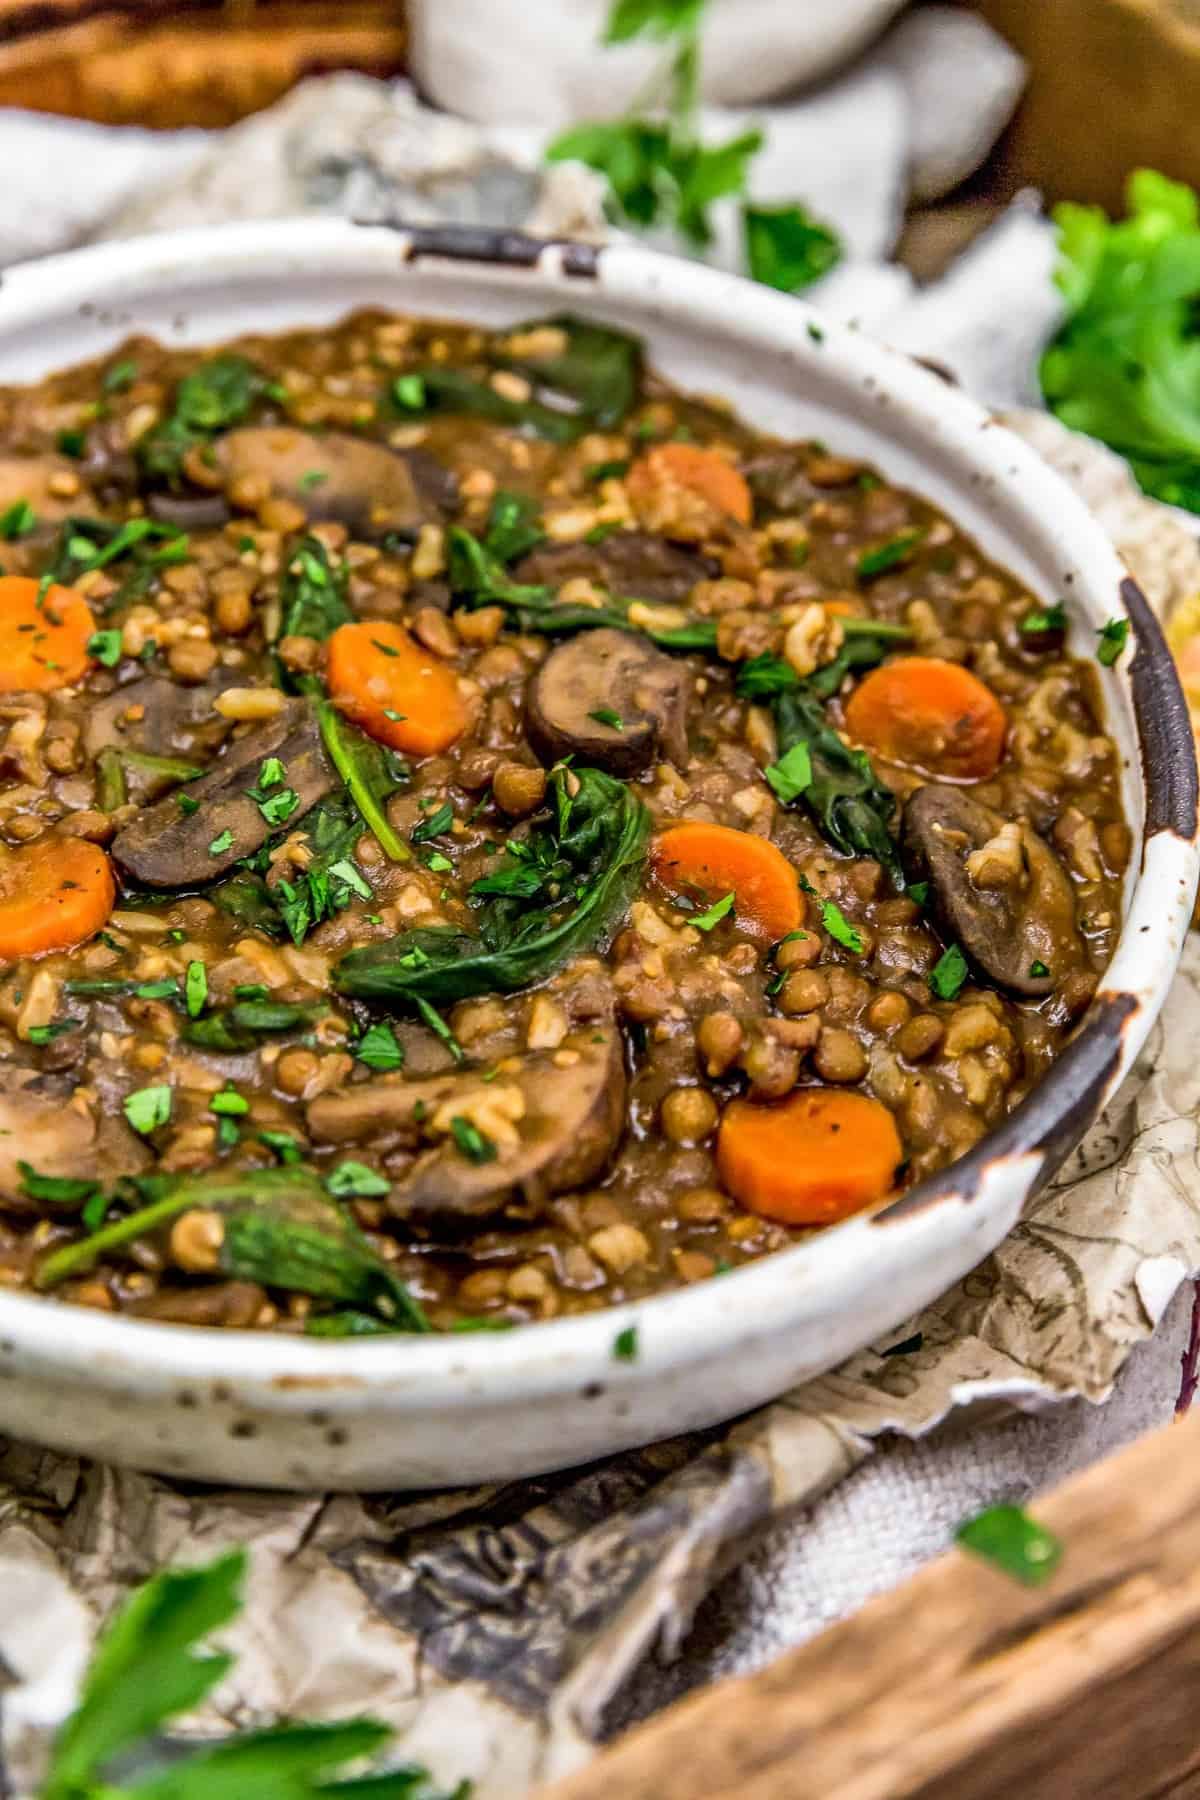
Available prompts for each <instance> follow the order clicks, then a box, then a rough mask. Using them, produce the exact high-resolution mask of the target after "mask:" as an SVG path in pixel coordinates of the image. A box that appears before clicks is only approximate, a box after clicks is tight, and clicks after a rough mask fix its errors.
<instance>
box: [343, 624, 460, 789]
mask: <svg viewBox="0 0 1200 1800" xmlns="http://www.w3.org/2000/svg"><path fill="white" fill-rule="evenodd" d="M328 650H329V660H328V662H327V664H326V671H325V679H326V683H327V685H328V688H329V697H330V699H331V700H332V701H333V704H334V705H335V706H336V707H337V708H338V711H339V712H343V713H345V715H346V717H347V718H348V719H353V721H354V723H355V724H356V725H361V727H362V729H363V730H364V731H365V732H366V733H367V734H368V736H370V737H373V738H376V739H377V740H378V742H379V743H381V744H390V745H391V746H392V748H393V749H395V750H407V751H408V752H409V753H410V754H411V755H413V756H432V755H434V754H435V752H436V751H438V750H445V749H446V747H447V746H448V745H449V744H452V743H453V742H454V741H455V739H456V738H459V737H461V736H462V734H463V732H464V731H465V730H466V728H467V720H468V714H467V707H466V703H465V701H464V700H463V697H462V695H461V694H460V692H459V689H458V682H457V680H456V678H455V675H454V672H453V670H452V669H449V668H447V666H446V664H445V663H444V662H440V661H439V660H438V658H437V657H436V656H431V655H430V654H429V652H428V651H427V650H423V649H422V648H421V646H420V645H419V644H418V643H416V642H415V640H414V639H413V638H411V637H410V636H409V635H408V632H407V631H405V629H404V627H403V625H395V624H393V623H392V622H391V621H390V620H387V619H366V620H363V621H361V622H360V623H359V624H356V625H339V626H338V628H337V630H336V631H335V632H334V633H333V635H332V637H331V638H330V640H329V645H328Z"/></svg>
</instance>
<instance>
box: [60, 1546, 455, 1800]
mask: <svg viewBox="0 0 1200 1800" xmlns="http://www.w3.org/2000/svg"><path fill="white" fill-rule="evenodd" d="M246 1561H247V1559H246V1552H245V1550H244V1549H235V1550H228V1551H226V1552H225V1553H224V1554H223V1555H221V1556H219V1557H217V1558H216V1560H215V1561H213V1562H210V1563H206V1564H203V1565H201V1566H200V1567H198V1568H189V1569H164V1570H162V1571H161V1572H160V1573H159V1574H157V1575H155V1576H152V1577H151V1579H150V1580H149V1581H147V1582H145V1583H143V1585H142V1586H141V1587H139V1588H137V1589H135V1590H134V1592H133V1593H132V1594H131V1595H130V1597H129V1599H128V1600H126V1602H125V1604H124V1605H123V1606H122V1607H121V1608H120V1609H119V1610H118V1611H117V1613H116V1614H115V1615H114V1617H113V1618H112V1619H111V1620H110V1621H109V1623H108V1625H107V1626H106V1628H105V1630H104V1631H103V1632H102V1633H101V1636H100V1639H99V1642H98V1643H97V1645H96V1649H95V1652H94V1654H93V1656H92V1660H91V1663H90V1665H89V1667H88V1671H87V1674H86V1675H85V1677H84V1681H83V1689H82V1692H81V1694H80V1697H79V1704H78V1705H77V1706H76V1708H75V1711H74V1712H73V1713H72V1714H71V1715H70V1717H69V1718H68V1719H67V1720H66V1722H65V1724H64V1725H63V1726H62V1728H61V1729H60V1731H59V1732H58V1735H57V1737H56V1739H55V1741H54V1747H53V1751H52V1754H51V1760H50V1768H49V1771H48V1773H47V1775H46V1780H45V1784H44V1786H43V1788H42V1790H41V1797H40V1800H92V1797H93V1796H97V1797H98V1796H99V1795H101V1794H103V1796H104V1800H228V1797H229V1796H232V1795H236V1796H237V1800H315V1797H316V1796H321V1795H325V1796H331V1795H334V1794H337V1795H344V1796H346V1797H347V1800H352V1797H354V1796H361V1800H468V1796H469V1793H470V1784H469V1783H467V1782H463V1783H460V1785H459V1786H458V1787H457V1788H456V1789H455V1791H454V1793H453V1794H452V1795H445V1794H443V1795H441V1796H439V1795H437V1794H436V1793H435V1792H434V1790H433V1788H432V1787H431V1786H430V1784H429V1777H428V1775H427V1773H426V1771H425V1770H424V1769H418V1768H415V1767H412V1766H411V1765H409V1766H407V1767H403V1768H398V1769H393V1770H390V1771H388V1772H383V1773H380V1772H377V1773H374V1774H368V1775H364V1776H362V1777H361V1778H357V1779H354V1778H352V1779H348V1780H347V1779H339V1778H338V1777H339V1772H340V1771H341V1770H343V1769H344V1768H345V1767H346V1766H347V1765H348V1764H350V1763H353V1762H356V1761H357V1760H358V1759H359V1758H361V1757H364V1756H371V1755H374V1754H376V1753H377V1752H379V1751H380V1750H382V1749H383V1747H384V1746H385V1745H386V1744H387V1743H388V1741H389V1740H390V1738H391V1736H392V1732H391V1730H390V1728H389V1727H388V1726H386V1725H383V1724H381V1723H380V1722H379V1721H378V1720H375V1719H367V1718H360V1719H343V1720H339V1721H338V1722H336V1723H335V1724H328V1725H306V1724H300V1723H297V1724H288V1725H277V1726H274V1727H272V1728H270V1729H267V1730H265V1731H243V1732H238V1733H236V1734H235V1735H234V1736H232V1737H228V1738H225V1739H223V1740H222V1741H221V1742H220V1743H217V1744H212V1745H208V1746H206V1747H204V1748H202V1749H198V1750H192V1751H190V1752H188V1753H186V1754H184V1755H182V1756H179V1755H177V1754H175V1751H174V1748H173V1747H172V1748H171V1749H170V1752H169V1754H167V1755H164V1753H163V1749H162V1739H161V1737H160V1736H159V1734H160V1732H161V1731H162V1728H163V1727H164V1726H166V1725H168V1724H169V1723H170V1722H171V1721H172V1720H173V1719H176V1718H178V1717H180V1716H181V1715H182V1714H184V1713H188V1712H191V1711H192V1710H193V1708H195V1707H196V1706H198V1705H199V1704H200V1702H201V1701H202V1700H204V1699H205V1698H206V1696H207V1695H208V1694H210V1693H211V1692H212V1690H213V1689H214V1688H215V1687H216V1685H217V1683H218V1682H220V1681H221V1680H223V1678H224V1677H225V1676H226V1675H227V1674H228V1673H229V1672H230V1670H231V1669H232V1668H233V1665H234V1658H233V1656H232V1655H231V1654H230V1653H229V1652H228V1651H221V1650H211V1649H207V1648H205V1646H206V1644H207V1642H208V1639H209V1638H210V1637H211V1635H212V1634H213V1633H214V1632H217V1631H220V1630H221V1628H222V1627H223V1626H225V1625H228V1624H229V1623H230V1621H231V1620H233V1619H235V1618H236V1617H237V1615H238V1614H239V1613H240V1612H241V1610H242V1604H243V1592H242V1590H243V1586H244V1583H245V1577H246ZM118 1758H120V1759H121V1760H122V1762H123V1763H124V1764H126V1765H127V1766H128V1765H130V1764H131V1765H132V1766H133V1767H134V1768H135V1769H136V1770H137V1771H138V1773H137V1775H136V1776H135V1777H132V1778H131V1779H130V1783H129V1784H126V1783H125V1782H122V1784H121V1785H120V1786H114V1785H112V1784H111V1783H110V1782H109V1781H108V1780H107V1779H106V1776H107V1774H108V1771H109V1769H110V1767H111V1765H112V1764H113V1763H114V1762H115V1761H116V1760H117V1759H118Z"/></svg>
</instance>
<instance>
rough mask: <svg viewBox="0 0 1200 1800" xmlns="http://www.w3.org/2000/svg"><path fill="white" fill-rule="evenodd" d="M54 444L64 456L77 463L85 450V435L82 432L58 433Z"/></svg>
mask: <svg viewBox="0 0 1200 1800" xmlns="http://www.w3.org/2000/svg"><path fill="white" fill-rule="evenodd" d="M54 442H55V446H56V448H57V449H59V450H60V451H61V452H62V454H63V455H64V456H73V457H74V458H75V459H76V461H78V459H79V458H80V457H81V456H82V455H83V453H84V451H85V450H86V449H87V434H86V433H85V432H82V431H60V432H59V434H58V436H57V437H56V438H55V440H54Z"/></svg>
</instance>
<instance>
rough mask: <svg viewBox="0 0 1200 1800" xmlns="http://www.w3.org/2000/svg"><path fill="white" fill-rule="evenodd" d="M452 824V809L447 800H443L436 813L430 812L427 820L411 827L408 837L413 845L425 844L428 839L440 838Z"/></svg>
mask: <svg viewBox="0 0 1200 1800" xmlns="http://www.w3.org/2000/svg"><path fill="white" fill-rule="evenodd" d="M453 823H454V808H453V807H452V806H451V804H450V802H449V801H448V800H443V802H442V804H441V805H440V806H439V807H438V808H437V810H436V812H431V813H430V814H429V816H428V818H425V819H422V820H421V823H420V824H419V825H414V826H413V828H412V830H411V832H410V833H409V837H410V839H411V840H412V842H413V843H414V844H426V843H428V842H429V839H430V838H435V837H441V835H442V833H443V832H444V831H449V830H450V827H451V826H452V825H453Z"/></svg>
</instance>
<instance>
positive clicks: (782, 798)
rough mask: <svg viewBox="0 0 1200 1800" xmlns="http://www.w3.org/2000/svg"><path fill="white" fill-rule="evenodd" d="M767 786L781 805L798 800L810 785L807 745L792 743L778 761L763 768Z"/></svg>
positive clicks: (810, 770)
mask: <svg viewBox="0 0 1200 1800" xmlns="http://www.w3.org/2000/svg"><path fill="white" fill-rule="evenodd" d="M763 775H764V777H765V778H766V783H767V786H768V787H769V788H770V790H771V792H772V793H773V794H774V796H775V798H776V799H777V800H778V801H779V802H780V804H781V805H783V806H790V805H791V803H792V801H793V800H798V799H799V798H800V796H801V794H802V793H803V792H804V791H805V789H806V788H809V787H811V786H812V757H811V756H810V754H809V749H808V745H807V744H805V743H799V744H793V745H792V747H791V749H790V750H789V751H788V752H787V753H786V755H784V756H781V757H780V758H779V761H778V762H773V763H770V764H769V765H768V766H767V767H766V768H765V769H764V770H763Z"/></svg>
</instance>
